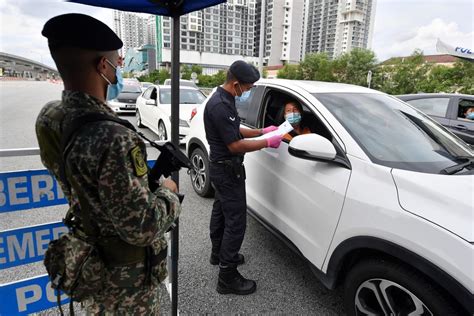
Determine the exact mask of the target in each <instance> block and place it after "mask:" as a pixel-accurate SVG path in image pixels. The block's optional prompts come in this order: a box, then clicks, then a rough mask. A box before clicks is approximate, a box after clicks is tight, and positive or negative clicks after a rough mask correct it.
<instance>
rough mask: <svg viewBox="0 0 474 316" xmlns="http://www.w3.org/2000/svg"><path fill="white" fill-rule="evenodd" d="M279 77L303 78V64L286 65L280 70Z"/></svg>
mask: <svg viewBox="0 0 474 316" xmlns="http://www.w3.org/2000/svg"><path fill="white" fill-rule="evenodd" d="M277 78H282V79H295V80H299V79H303V76H302V74H301V66H300V65H289V64H287V65H285V66H283V68H282V69H280V70H278V73H277Z"/></svg>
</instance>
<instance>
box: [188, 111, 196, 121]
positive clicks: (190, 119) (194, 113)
mask: <svg viewBox="0 0 474 316" xmlns="http://www.w3.org/2000/svg"><path fill="white" fill-rule="evenodd" d="M196 114H197V108H194V109H193V110H192V111H191V117H190V118H189V121H190V122H191V121H192V119H193V117H194V116H195V115H196Z"/></svg>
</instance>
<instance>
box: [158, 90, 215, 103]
mask: <svg viewBox="0 0 474 316" xmlns="http://www.w3.org/2000/svg"><path fill="white" fill-rule="evenodd" d="M204 100H206V97H205V96H204V94H203V93H202V92H201V91H199V90H197V89H181V90H179V103H181V104H201V103H202V102H204ZM160 103H161V104H171V89H166V88H161V89H160Z"/></svg>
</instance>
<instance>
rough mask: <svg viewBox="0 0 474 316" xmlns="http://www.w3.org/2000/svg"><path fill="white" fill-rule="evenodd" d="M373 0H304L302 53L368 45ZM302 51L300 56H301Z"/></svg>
mask: <svg viewBox="0 0 474 316" xmlns="http://www.w3.org/2000/svg"><path fill="white" fill-rule="evenodd" d="M375 5H376V0H305V8H306V10H307V12H305V16H306V18H305V23H304V24H305V25H304V34H305V39H304V40H303V50H304V54H307V53H313V52H326V53H327V54H328V55H329V57H331V58H334V57H337V56H339V55H341V54H343V53H345V52H349V51H350V50H351V49H353V48H370V47H371V44H372V34H373V26H374V20H375ZM304 54H303V56H302V57H304Z"/></svg>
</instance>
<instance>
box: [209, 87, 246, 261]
mask: <svg viewBox="0 0 474 316" xmlns="http://www.w3.org/2000/svg"><path fill="white" fill-rule="evenodd" d="M204 126H205V129H206V138H207V141H208V143H209V146H210V168H209V174H210V180H211V183H212V184H213V186H214V188H215V191H216V196H215V201H214V205H213V208H212V215H211V223H210V236H211V242H212V254H213V255H219V261H220V264H221V265H222V266H228V267H236V266H237V264H238V263H239V256H238V253H239V250H240V247H241V245H242V241H243V239H244V235H245V228H246V223H247V202H246V195H245V169H244V166H243V157H244V156H243V154H239V155H233V154H232V153H231V152H230V151H229V149H228V148H227V145H229V144H231V143H233V142H235V141H238V140H240V139H242V135H241V134H240V131H239V128H240V118H239V115H238V113H237V109H236V108H235V99H234V96H232V95H231V94H230V93H229V92H227V91H226V90H224V89H223V88H221V87H219V88H217V91H216V92H215V93H214V94H213V95H212V97H211V98H210V99H209V101H208V102H207V105H206V109H205V110H204Z"/></svg>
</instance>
